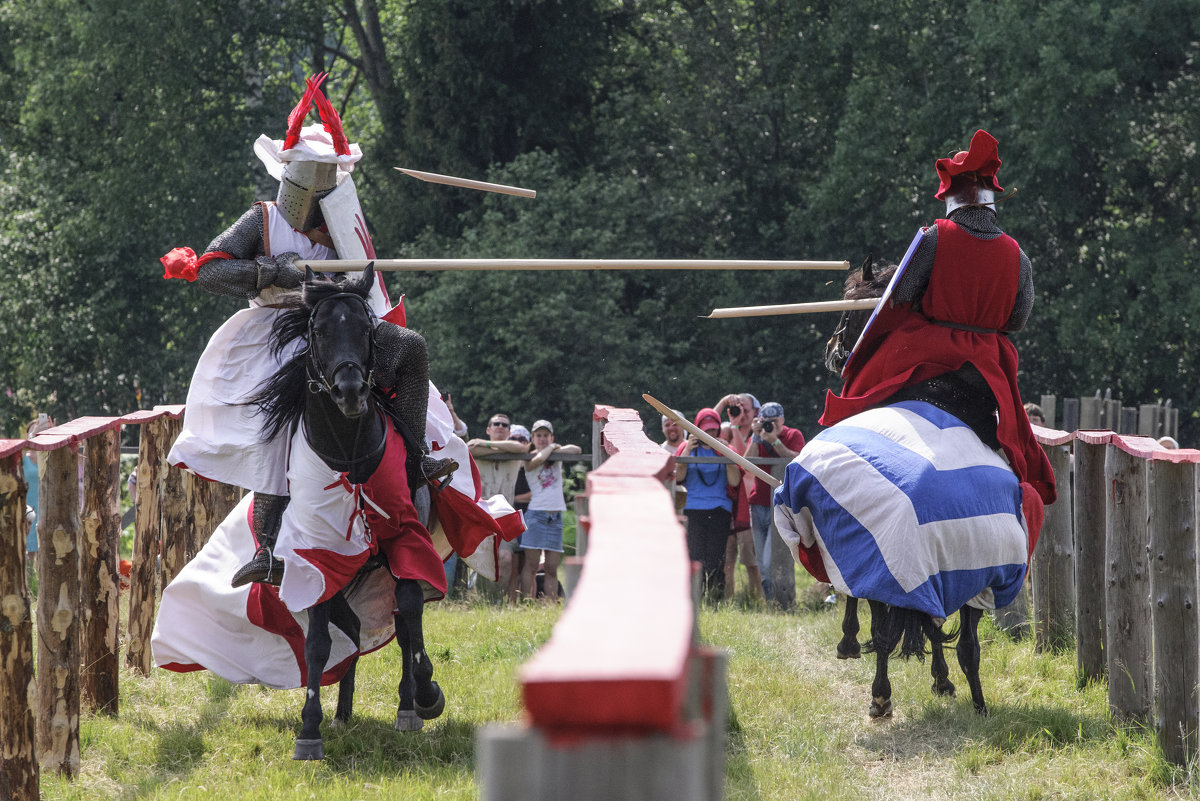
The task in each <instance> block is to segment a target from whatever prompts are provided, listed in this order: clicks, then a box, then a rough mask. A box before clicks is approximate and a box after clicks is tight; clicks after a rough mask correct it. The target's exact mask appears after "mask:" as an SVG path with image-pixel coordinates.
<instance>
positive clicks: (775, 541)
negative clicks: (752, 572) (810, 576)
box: [742, 401, 804, 601]
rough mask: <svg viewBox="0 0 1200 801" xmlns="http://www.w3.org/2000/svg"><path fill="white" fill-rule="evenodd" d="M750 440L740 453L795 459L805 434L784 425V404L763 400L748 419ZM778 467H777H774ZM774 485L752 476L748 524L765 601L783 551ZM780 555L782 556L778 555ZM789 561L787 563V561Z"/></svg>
mask: <svg viewBox="0 0 1200 801" xmlns="http://www.w3.org/2000/svg"><path fill="white" fill-rule="evenodd" d="M750 432H751V434H750V442H749V443H747V445H746V450H745V451H743V454H742V455H743V456H757V457H759V458H763V459H773V458H783V459H794V458H795V457H796V454H798V453H800V449H801V448H803V447H804V434H802V433H801V432H800V430H799V429H796V428H789V427H788V426H786V425H784V414H783V405H782V404H780V403H777V402H775V401H769V402H767V403H764V404H763V405H762V407H761V408H760V409H759V410H758V416H757V417H755V418H754V419H753V420H752V421H751V422H750ZM784 467H785V465H774V466H773V468H772V470H771V471H770V472H771V473H772V474H773V475H781V474H782V472H783V469H784ZM776 468H777V469H776ZM773 493H774V489H773V488H772V487H771V486H769V485H768V484H767V482H765V481H763V480H762V479H761V478H755V479H754V485H753V486H752V487H751V489H750V528H751V530H752V531H753V532H754V550H755V552H756V553H757V555H758V569H759V572H761V573H762V584H763V595H765V596H766V599H767V600H768V601H771V600H776V599H775V596H774V589H775V588H774V584H773V582H772V581H771V564H772V563H773V562H774V559H775V556H776V555H777V554H779V553H781V552H782V553H786V550H784V545H783V540H781V539H779V534H778V533H776V531H775V524H774V519H773V516H772V511H771V507H772V505H773V504H774V495H773ZM780 558H783V557H780ZM789 564H790V563H789Z"/></svg>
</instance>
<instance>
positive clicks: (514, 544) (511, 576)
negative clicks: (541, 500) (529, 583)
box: [446, 396, 529, 602]
mask: <svg viewBox="0 0 1200 801" xmlns="http://www.w3.org/2000/svg"><path fill="white" fill-rule="evenodd" d="M449 403H450V401H449V396H447V399H446V404H447V406H449ZM455 419H456V420H457V418H455ZM455 425H457V423H455ZM463 428H464V430H465V429H466V427H465V426H464V427H463ZM511 428H512V426H511V424H510V422H509V418H508V415H506V414H503V413H498V414H494V415H492V417H491V419H489V420H488V424H487V435H488V438H487V439H472V440H469V441H468V442H467V449H468V450H469V451H470V452H471V456H473V457H476V458H477V459H479V461H478V462H476V467H477V468H478V469H479V483H480V487H481V492H482V494H483V497H485V498H490V497H492V496H493V495H503V496H504V498H505V500H507V501H508V502H509V503H515V502H516V484H517V473H518V472H519V471H520V470H521V465H522V463H521V462H520V461H518V460H516V459H488V458H481V457H487V456H494V455H496V454H521V453H526V452H527V451H528V450H529V446H528V445H527V444H524V445H523V444H522V443H520V442H517V441H515V440H511V439H509V435H510V429H511ZM519 548H520V545H519V544H518V540H512V541H511V542H506V541H504V540H501V541H500V550H499V555H498V559H499V562H498V563H497V565H496V569H497V577H496V583H497V584H498V585H499V586H500V587H502V588H504V589H503V592H504V594H505V597H506V598H508V599H509V600H511V601H514V602H515V601H516V600H517V595H516V578H517V575H518V574H517V573H516V571H514V569H513V566H514V561H513V556H514V555H515V554H516V553H517V550H518V549H519ZM510 588H511V589H510Z"/></svg>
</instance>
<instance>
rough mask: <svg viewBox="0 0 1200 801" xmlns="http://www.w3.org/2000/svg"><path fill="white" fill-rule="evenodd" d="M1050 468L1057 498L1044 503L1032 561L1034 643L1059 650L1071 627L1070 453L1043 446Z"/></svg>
mask: <svg viewBox="0 0 1200 801" xmlns="http://www.w3.org/2000/svg"><path fill="white" fill-rule="evenodd" d="M1045 449H1046V456H1047V457H1049V459H1050V466H1051V467H1052V468H1053V469H1054V480H1055V482H1056V483H1057V485H1058V500H1057V501H1055V502H1054V503H1052V504H1050V506H1048V507H1046V519H1045V522H1044V523H1043V524H1042V535H1041V537H1040V538H1039V539H1038V545H1037V551H1036V552H1035V553H1034V562H1033V580H1032V584H1033V616H1034V631H1035V639H1034V647H1035V649H1036V650H1037V651H1060V650H1063V649H1065V648H1068V647H1070V645H1071V644H1072V642H1073V640H1074V639H1075V637H1074V631H1075V531H1074V529H1075V526H1074V515H1073V514H1072V511H1073V510H1072V497H1071V455H1070V452H1069V451H1068V449H1067V448H1066V447H1065V446H1062V445H1049V446H1045Z"/></svg>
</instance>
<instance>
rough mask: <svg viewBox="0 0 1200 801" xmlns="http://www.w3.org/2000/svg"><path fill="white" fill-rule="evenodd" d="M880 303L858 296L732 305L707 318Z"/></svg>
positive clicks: (847, 308)
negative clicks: (776, 304) (839, 298)
mask: <svg viewBox="0 0 1200 801" xmlns="http://www.w3.org/2000/svg"><path fill="white" fill-rule="evenodd" d="M878 304H879V298H858V299H856V300H818V301H814V302H812V303H784V304H780V305H778V306H731V307H729V308H727V309H713V310H712V314H710V315H708V317H706V318H705V319H707V320H719V319H725V318H729V317H770V316H772V315H776V314H814V313H816V312H835V311H836V312H840V311H855V310H870V309H873V308H875V307H876V306H877V305H878Z"/></svg>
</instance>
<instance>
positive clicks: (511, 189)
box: [396, 167, 537, 197]
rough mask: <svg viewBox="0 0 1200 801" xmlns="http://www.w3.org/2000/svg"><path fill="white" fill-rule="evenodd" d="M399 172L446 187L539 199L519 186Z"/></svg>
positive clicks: (427, 173) (409, 171) (448, 176)
mask: <svg viewBox="0 0 1200 801" xmlns="http://www.w3.org/2000/svg"><path fill="white" fill-rule="evenodd" d="M396 169H397V170H399V171H400V172H402V173H404V174H405V175H411V176H412V177H413V178H416V179H418V180H421V181H426V182H428V183H431V184H445V185H446V186H460V187H462V188H463V189H478V190H480V191H481V192H497V193H499V194H501V195H517V196H519V197H537V192H535V191H534V190H532V189H522V188H521V187H519V186H508V185H506V184H491V183H488V182H487V181H472V180H471V179H469V178H456V177H454V176H453V175H440V174H438V173H436V172H421V171H420V170H408V169H405V168H404V167H397V168H396Z"/></svg>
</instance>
